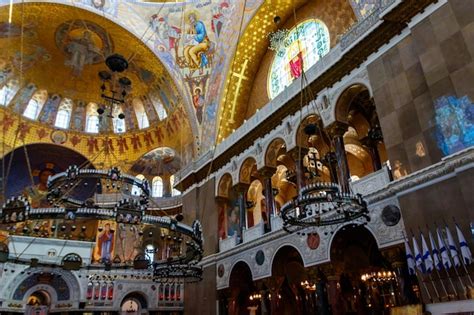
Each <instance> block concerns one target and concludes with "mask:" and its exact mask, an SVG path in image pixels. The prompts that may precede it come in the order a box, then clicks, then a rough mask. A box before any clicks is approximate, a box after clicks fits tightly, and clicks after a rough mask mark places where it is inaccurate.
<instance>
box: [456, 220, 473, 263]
mask: <svg viewBox="0 0 474 315" xmlns="http://www.w3.org/2000/svg"><path fill="white" fill-rule="evenodd" d="M456 233H457V235H458V240H459V248H460V249H461V256H462V258H463V259H464V263H465V264H466V265H470V264H471V263H472V254H471V250H470V249H469V246H467V242H466V239H465V238H464V235H463V234H462V231H461V229H460V228H459V226H458V225H457V224H456Z"/></svg>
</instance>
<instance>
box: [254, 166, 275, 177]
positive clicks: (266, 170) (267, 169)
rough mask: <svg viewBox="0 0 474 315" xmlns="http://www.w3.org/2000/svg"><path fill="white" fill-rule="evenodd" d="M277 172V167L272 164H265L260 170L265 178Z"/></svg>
mask: <svg viewBox="0 0 474 315" xmlns="http://www.w3.org/2000/svg"><path fill="white" fill-rule="evenodd" d="M275 172H276V168H275V167H270V166H264V167H262V168H261V169H259V170H258V173H259V174H260V176H262V177H263V178H271V177H272V176H273V175H274V174H275Z"/></svg>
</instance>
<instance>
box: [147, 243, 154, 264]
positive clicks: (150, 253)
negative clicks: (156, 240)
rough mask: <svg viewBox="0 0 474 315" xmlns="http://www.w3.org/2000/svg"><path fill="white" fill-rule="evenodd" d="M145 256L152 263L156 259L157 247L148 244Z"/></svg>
mask: <svg viewBox="0 0 474 315" xmlns="http://www.w3.org/2000/svg"><path fill="white" fill-rule="evenodd" d="M145 255H146V257H147V258H148V260H149V261H150V262H153V261H154V259H155V246H153V245H152V244H148V245H147V246H146V250H145Z"/></svg>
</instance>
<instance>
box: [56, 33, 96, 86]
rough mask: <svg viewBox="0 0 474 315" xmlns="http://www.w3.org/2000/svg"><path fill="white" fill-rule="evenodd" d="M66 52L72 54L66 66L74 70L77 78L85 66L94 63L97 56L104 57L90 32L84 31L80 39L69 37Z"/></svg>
mask: <svg viewBox="0 0 474 315" xmlns="http://www.w3.org/2000/svg"><path fill="white" fill-rule="evenodd" d="M66 51H67V52H68V53H69V54H70V59H68V60H66V62H65V65H66V66H69V67H71V68H72V74H73V75H74V76H76V77H78V76H80V75H81V73H82V70H83V69H84V66H85V65H90V64H92V63H94V60H96V59H97V56H98V55H99V56H101V55H102V52H101V50H100V48H99V47H97V46H96V45H95V43H94V41H93V39H92V33H91V32H90V31H84V32H83V33H82V36H81V37H79V38H71V37H69V42H68V43H67V44H66Z"/></svg>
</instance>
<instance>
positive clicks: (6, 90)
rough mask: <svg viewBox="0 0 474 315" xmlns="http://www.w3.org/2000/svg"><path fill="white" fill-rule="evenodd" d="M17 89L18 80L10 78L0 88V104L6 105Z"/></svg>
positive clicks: (18, 87) (18, 85)
mask: <svg viewBox="0 0 474 315" xmlns="http://www.w3.org/2000/svg"><path fill="white" fill-rule="evenodd" d="M19 89H20V84H19V83H18V80H16V79H15V80H13V79H12V80H10V81H8V83H7V84H6V85H4V86H3V87H2V88H1V89H0V105H1V106H8V104H10V102H11V101H12V99H13V97H14V96H15V94H16V93H17V92H18V90H19Z"/></svg>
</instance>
